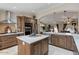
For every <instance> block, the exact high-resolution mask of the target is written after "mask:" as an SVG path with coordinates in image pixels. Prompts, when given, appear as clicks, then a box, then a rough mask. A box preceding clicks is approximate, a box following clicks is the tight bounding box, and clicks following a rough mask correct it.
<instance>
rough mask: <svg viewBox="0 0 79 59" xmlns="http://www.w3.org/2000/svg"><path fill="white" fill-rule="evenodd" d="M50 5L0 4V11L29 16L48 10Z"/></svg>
mask: <svg viewBox="0 0 79 59" xmlns="http://www.w3.org/2000/svg"><path fill="white" fill-rule="evenodd" d="M52 5H56V4H51V3H0V9H4V10H9V11H13V12H23V13H30V14H37V13H38V12H40V11H42V10H44V9H47V8H49V7H50V6H52Z"/></svg>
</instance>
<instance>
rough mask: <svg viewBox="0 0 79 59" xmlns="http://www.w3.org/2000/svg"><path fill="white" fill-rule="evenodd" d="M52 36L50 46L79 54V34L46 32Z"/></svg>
mask: <svg viewBox="0 0 79 59" xmlns="http://www.w3.org/2000/svg"><path fill="white" fill-rule="evenodd" d="M44 34H46V35H50V37H51V38H50V40H49V41H50V44H51V45H54V46H57V47H61V48H65V49H68V50H71V51H73V52H76V53H79V34H71V33H54V32H44Z"/></svg>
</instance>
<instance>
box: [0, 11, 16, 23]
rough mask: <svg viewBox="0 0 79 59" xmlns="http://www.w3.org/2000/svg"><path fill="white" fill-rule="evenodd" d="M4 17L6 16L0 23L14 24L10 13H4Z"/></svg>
mask: <svg viewBox="0 0 79 59" xmlns="http://www.w3.org/2000/svg"><path fill="white" fill-rule="evenodd" d="M5 16H6V18H5V20H2V21H0V23H9V24H15V22H13V21H12V20H11V12H10V11H6V12H5Z"/></svg>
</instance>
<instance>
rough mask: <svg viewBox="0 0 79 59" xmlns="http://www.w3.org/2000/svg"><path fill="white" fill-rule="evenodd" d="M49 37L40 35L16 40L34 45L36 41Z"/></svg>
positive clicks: (19, 37)
mask: <svg viewBox="0 0 79 59" xmlns="http://www.w3.org/2000/svg"><path fill="white" fill-rule="evenodd" d="M47 37H49V35H41V34H37V36H29V35H26V36H18V37H17V39H20V40H22V41H24V42H26V43H28V44H31V43H34V42H36V41H39V40H42V39H45V38H47Z"/></svg>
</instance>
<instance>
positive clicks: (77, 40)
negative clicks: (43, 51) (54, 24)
mask: <svg viewBox="0 0 79 59" xmlns="http://www.w3.org/2000/svg"><path fill="white" fill-rule="evenodd" d="M44 34H47V35H51V34H57V35H68V36H72V37H73V38H74V41H75V44H76V47H77V50H78V52H79V34H71V33H54V32H44Z"/></svg>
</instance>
